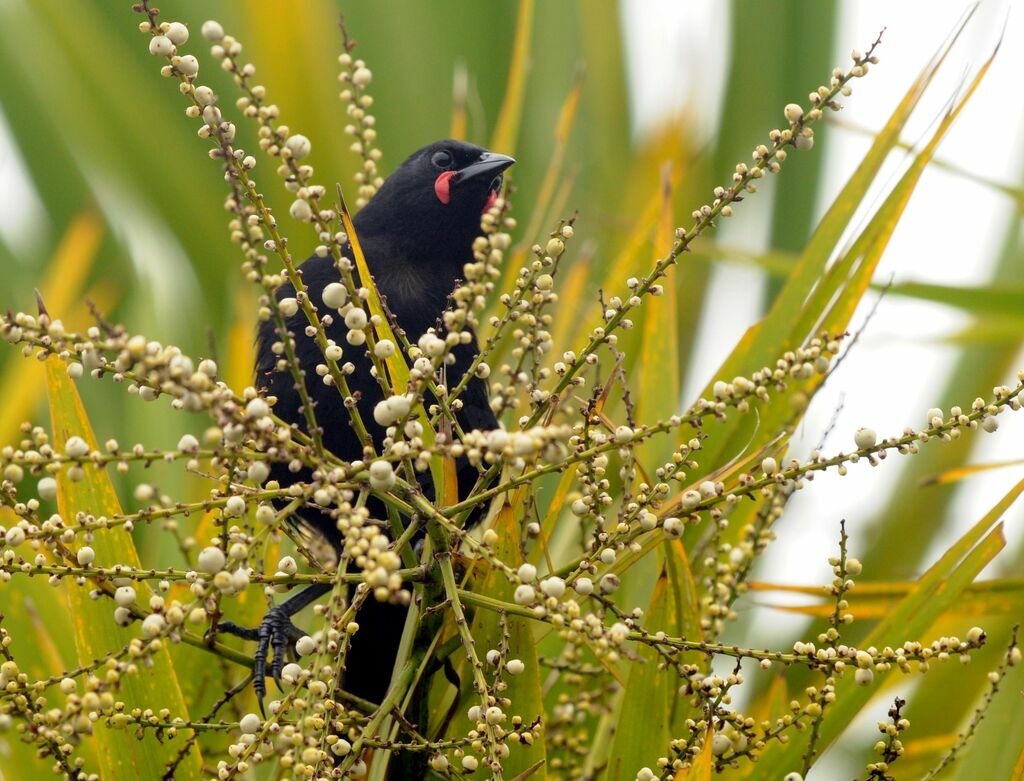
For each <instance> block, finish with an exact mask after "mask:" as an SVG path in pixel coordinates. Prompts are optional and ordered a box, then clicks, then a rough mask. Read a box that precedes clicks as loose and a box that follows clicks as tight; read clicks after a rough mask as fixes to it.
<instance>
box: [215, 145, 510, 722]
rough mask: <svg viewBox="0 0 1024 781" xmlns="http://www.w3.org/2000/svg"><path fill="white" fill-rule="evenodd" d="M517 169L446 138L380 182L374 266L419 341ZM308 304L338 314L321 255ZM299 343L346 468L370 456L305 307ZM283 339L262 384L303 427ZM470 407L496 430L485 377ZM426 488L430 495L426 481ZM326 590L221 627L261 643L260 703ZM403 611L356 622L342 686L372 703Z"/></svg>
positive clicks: (257, 669) (263, 355)
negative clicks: (297, 622) (304, 617)
mask: <svg viewBox="0 0 1024 781" xmlns="http://www.w3.org/2000/svg"><path fill="white" fill-rule="evenodd" d="M514 162H515V161H514V160H513V159H512V158H511V157H506V156H505V155H499V154H495V153H493V152H488V151H487V150H485V149H482V148H480V147H478V146H474V145H472V144H467V143H463V142H461V141H452V140H447V141H438V142H436V143H434V144H431V145H429V146H426V147H423V148H422V149H420V150H418V151H416V152H414V153H413V154H412V155H410V156H409V158H408V159H406V160H405V162H403V163H402V165H401V166H400V167H399V168H398V170H396V171H395V172H394V173H393V174H392V175H391V176H390V177H388V179H387V180H386V181H385V182H384V184H383V185H381V187H380V189H379V191H378V192H377V194H376V195H374V196H373V198H371V199H370V201H369V202H368V203H367V204H366V206H364V207H363V209H362V210H361V211H360V212H359V213H358V214H357V215H356V216H355V218H354V220H353V221H354V224H355V228H356V234H357V235H358V238H359V242H360V244H361V246H362V248H363V252H364V254H365V256H366V262H367V265H368V267H369V269H370V273H371V274H372V275H373V278H374V281H375V282H376V285H377V288H378V290H379V291H380V293H381V294H382V296H383V297H384V299H385V301H386V304H387V307H388V309H389V310H390V311H391V312H392V313H393V314H394V316H395V318H396V320H397V321H398V324H399V326H400V327H401V328H402V329H403V330H404V331H405V333H406V335H407V336H408V338H409V341H410V342H411V343H413V344H415V343H416V341H417V340H418V339H419V337H420V336H421V335H423V334H424V333H425V332H426V331H427V329H428V328H430V327H432V326H435V325H437V323H438V319H439V318H440V316H441V315H442V313H443V312H444V310H445V309H446V308H447V307H448V301H449V294H450V293H451V292H452V291H453V290H454V288H455V286H456V284H457V282H458V280H459V279H460V278H461V277H462V274H463V266H464V265H465V263H467V262H468V261H470V260H472V257H473V253H472V243H473V240H474V239H475V238H476V236H478V235H479V233H480V217H481V214H482V212H483V211H484V210H485V209H486V208H487V207H488V206H489V205H490V204H491V203H493V200H494V199H495V198H496V197H497V193H498V191H499V189H500V187H501V182H502V172H503V171H504V170H505V169H506V168H508V167H509V166H510V165H512V164H513V163H514ZM299 271H300V273H301V274H302V280H303V283H304V284H305V286H306V289H307V290H308V292H309V296H310V301H311V302H312V303H313V305H314V306H316V307H317V308H318V309H319V310H320V312H321V317H322V316H323V314H324V313H326V312H329V311H331V310H330V308H329V307H326V306H325V305H324V304H323V302H322V298H321V297H322V294H323V290H324V288H325V287H326V286H327V285H328V284H330V283H332V282H338V281H340V275H339V273H338V271H337V270H336V268H335V266H334V263H333V260H332V259H331V258H330V257H326V258H321V257H319V256H316V255H314V256H313V257H311V258H309V259H308V260H306V261H305V262H304V263H303V264H302V265H301V266H300V267H299ZM276 295H277V298H278V300H281V299H283V298H288V297H293V296H294V295H295V288H294V287H293V285H292V284H291V283H290V282H289V283H286V284H284V285H282V286H281V287H280V288H279V289H278V290H277V292H276ZM333 314H334V315H335V317H334V318H333V319H334V322H333V323H332V324H331V325H330V326H329V327H328V328H327V336H328V337H329V338H331V339H333V340H334V341H335V342H336V343H337V344H339V345H344V346H345V356H344V360H346V361H351V362H352V363H354V364H355V367H356V370H355V372H354V373H353V374H351V375H350V376H349V377H348V382H349V387H350V389H351V391H352V392H353V395H355V396H357V397H358V404H357V406H358V409H359V412H360V414H361V417H362V419H363V421H364V422H365V424H366V426H367V429H368V430H369V432H370V434H371V435H372V437H373V439H374V442H375V444H376V445H377V447H380V444H381V442H382V441H383V439H384V436H385V432H384V428H383V427H381V426H379V425H378V424H377V423H376V422H375V421H374V417H373V408H374V406H375V405H376V404H377V402H379V401H381V399H382V398H383V395H382V393H381V390H380V387H379V386H378V384H377V381H376V380H375V379H374V378H373V377H372V376H371V374H370V366H371V363H370V360H369V358H368V356H367V354H366V348H365V347H350V346H348V345H347V342H346V339H345V336H346V333H347V328H346V326H345V324H344V322H343V320H342V318H341V317H338V316H337V313H336V312H334V313H333ZM287 325H288V329H289V331H291V333H292V334H293V335H294V338H295V351H296V355H297V358H298V361H299V363H300V365H301V367H302V369H303V372H304V375H305V385H306V390H307V393H308V395H309V397H310V399H311V400H312V402H313V404H314V406H315V415H316V420H317V424H318V426H319V427H320V428H321V429H322V431H323V443H324V447H325V448H327V449H328V450H330V451H331V452H332V453H334V454H335V455H337V456H338V457H339V458H342V459H344V460H347V461H352V460H356V459H359V458H361V457H362V447H361V445H360V442H359V439H358V438H357V436H356V433H355V431H354V430H353V428H352V425H351V422H350V418H349V413H348V411H347V410H346V409H345V407H344V405H343V404H342V399H341V395H340V394H339V392H338V390H337V389H336V388H334V387H329V386H326V385H324V384H323V382H322V380H321V379H320V377H319V376H317V374H316V372H315V367H316V365H317V364H319V363H322V362H323V356H322V353H321V352H320V349H319V348H318V347H317V345H316V343H315V342H314V340H313V339H312V338H310V337H308V336H306V335H305V328H306V326H307V325H308V323H307V321H306V319H305V316H304V315H303V313H302V312H301V311H300V312H299V313H298V314H296V315H293V316H292V317H291V318H289V319H288V321H287ZM277 341H279V336H278V334H277V333H276V332H275V330H274V324H273V322H272V321H267V322H264V323H262V324H261V325H260V327H259V332H258V334H257V356H256V385H257V387H258V388H259V389H260V390H261V391H264V392H265V393H266V395H268V396H275V397H277V403H276V404H275V405H274V408H273V409H274V412H275V413H276V414H277V415H278V416H280V417H281V418H282V419H283V420H285V421H286V422H288V423H291V424H295V425H296V426H298V427H299V428H300V429H302V430H303V431H305V430H306V419H305V417H304V415H303V411H302V406H301V404H302V402H301V400H300V396H299V393H298V390H297V388H296V387H295V384H294V381H293V377H292V375H291V373H290V372H289V371H288V370H287V369H285V370H284V371H280V370H278V367H277V364H278V359H279V356H278V355H276V354H275V353H274V352H273V350H272V346H273V344H274V343H275V342H277ZM477 349H478V348H477V345H476V340H475V339H474V340H473V341H472V342H471V343H470V344H465V345H459V346H456V347H455V348H454V350H453V354H454V358H455V362H454V364H453V365H451V366H449V367H448V368H447V371H448V382H449V385H450V386H451V387H454V385H455V384H456V383H457V382H458V381H459V379H461V378H462V376H463V375H464V374H465V372H466V370H467V369H468V367H469V365H470V364H471V362H472V360H473V358H474V356H475V354H476V352H477ZM461 399H462V401H463V407H462V409H461V410H460V411H459V412H458V413H457V414H458V420H459V424H460V425H461V426H462V427H463V429H464V430H467V431H468V430H471V429H481V430H488V429H494V428H497V427H498V422H497V420H496V419H495V416H494V413H493V412H492V411H491V407H490V405H489V403H488V398H487V387H486V384H485V382H484V381H483V380H481V379H478V378H473V379H472V380H470V382H469V383H468V385H467V386H466V389H465V391H464V392H463V394H462V396H461ZM457 468H458V483H459V492H460V495H463V496H464V495H465V494H466V493H467V492H468V491H469V489H470V488H471V487H472V486H473V484H474V483H475V481H476V479H477V477H478V475H479V472H478V470H477V469H476V468H475V467H473V466H471V465H470V464H468V463H460V464H458V465H457ZM270 477H271V479H273V480H277V481H278V482H280V483H281V484H282V485H289V484H293V483H295V482H299V481H306V480H309V479H310V473H309V471H308V470H304V471H300V472H298V473H293V472H291V471H289V469H288V467H287V465H285V464H275V465H273V467H272V469H271V474H270ZM423 489H424V492H425V493H427V494H428V495H431V496H432V493H433V486H432V485H431V484H430V483H429V475H428V476H427V477H426V478H425V482H424V484H423ZM368 507H369V508H370V512H371V516H372V517H374V518H377V519H386V515H385V514H384V510H383V505H382V504H381V503H379V502H371V503H370V504H368ZM299 520H300V521H301V523H303V524H304V525H306V526H308V527H310V528H312V529H313V530H315V532H317V533H319V534H321V535H323V537H324V538H326V540H327V541H328V542H329V543H331V544H332V545H333V546H334V547H335V549H339V550H340V548H341V545H342V540H341V534H340V532H339V531H338V529H337V527H336V526H335V523H334V521H333V520H332V519H331V518H330V517H329V516H328V515H326V514H323V513H319V512H317V511H315V510H309V509H306V510H303V511H302V512H301V513H300V519H299ZM328 590H329V587H327V586H323V585H319V584H317V585H313V586H309V587H307V588H306V589H305V590H304V591H302V592H300V593H299V594H296V595H295V596H293V597H291V598H290V599H288V600H286V601H285V602H283V603H281V604H280V605H277V606H275V607H273V608H271V609H270V610H269V611H268V612H267V614H266V616H265V617H264V619H263V622H262V624H261V625H260V626H259V627H258V628H257V629H245V628H242V627H239V626H236V625H235V624H233V623H231V622H222V623H221V624H220V628H221V629H222V630H224V631H228V632H230V633H233V634H237V635H240V636H242V637H245V638H247V639H251V640H257V641H259V645H258V648H257V652H256V655H255V661H256V664H255V666H254V670H253V672H254V674H255V688H256V693H257V696H258V697H259V699H260V704H261V707H262V701H263V696H264V694H265V691H266V689H265V674H266V659H267V655H268V652H272V653H273V661H272V666H271V671H272V673H273V676H274V678H275V679H277V678H279V673H280V669H281V666H282V663H283V659H284V654H285V650H286V648H287V646H288V645H289V643H290V642H293V641H294V640H295V639H297V637H299V636H301V635H302V634H304V633H303V632H301V631H300V630H298V629H296V628H295V627H294V626H293V624H292V623H291V619H290V616H292V615H294V614H295V613H297V612H298V611H299V610H301V609H302V608H304V607H305V606H307V605H309V604H310V603H311V602H313V601H314V600H316V599H317V598H318V597H319V596H321V595H323V594H324V593H326V592H327V591H328ZM405 615H406V608H405V607H402V606H401V605H393V604H388V603H380V602H377V601H376V600H374V599H373V598H372V597H371V598H370V599H368V600H367V602H366V603H365V604H364V606H363V608H362V610H361V611H360V612H359V613H358V614H357V617H356V620H357V622H358V623H359V626H360V630H359V632H357V633H356V635H355V636H354V637H353V640H352V645H351V647H350V648H349V652H348V655H347V659H346V670H345V674H344V678H343V687H344V689H345V690H346V691H348V692H349V693H351V694H354V695H356V696H358V697H362V698H363V699H365V700H369V701H371V702H375V703H379V702H380V701H381V700H382V699H383V697H384V695H385V693H386V692H387V689H388V685H389V683H390V679H391V672H392V668H393V666H394V661H395V656H396V653H397V650H398V644H399V640H400V638H401V635H402V629H403V624H404V621H405Z"/></svg>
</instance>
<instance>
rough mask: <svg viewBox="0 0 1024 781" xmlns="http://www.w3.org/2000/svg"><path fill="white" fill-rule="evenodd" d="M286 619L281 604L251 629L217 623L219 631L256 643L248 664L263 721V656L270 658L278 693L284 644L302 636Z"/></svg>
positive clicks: (283, 659) (285, 648)
mask: <svg viewBox="0 0 1024 781" xmlns="http://www.w3.org/2000/svg"><path fill="white" fill-rule="evenodd" d="M289 616H290V614H289V612H288V611H287V610H286V609H284V608H283V606H282V605H278V606H276V607H272V608H271V609H270V610H268V611H267V614H266V615H265V616H263V620H262V621H261V622H260V625H259V626H258V627H255V628H253V629H249V628H247V627H243V626H238V624H235V623H234V622H232V621H221V622H220V624H218V627H219V629H220V630H221V631H223V632H227V633H228V634H232V635H236V636H237V637H241V638H243V639H245V640H255V641H256V643H257V645H256V653H254V654H253V664H252V674H253V689H254V691H255V693H256V700H257V702H258V703H259V706H260V713H261V714H262V715H263V717H264V718H266V711H265V710H264V707H263V700H264V698H265V697H266V696H267V682H266V678H267V656H268V654H269V655H270V675H271V677H272V678H273V679H274V682H275V683H276V684H277V688H278V689H279V690H280V689H281V673H282V671H283V670H284V661H285V654H286V653H287V651H288V644H289V643H290V642H295V641H296V640H298V639H299V638H300V637H302V636H303V635H304V634H306V633H305V632H303V631H302V630H301V629H299V628H298V627H297V626H295V624H293V623H292V621H291V618H290V617H289Z"/></svg>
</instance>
